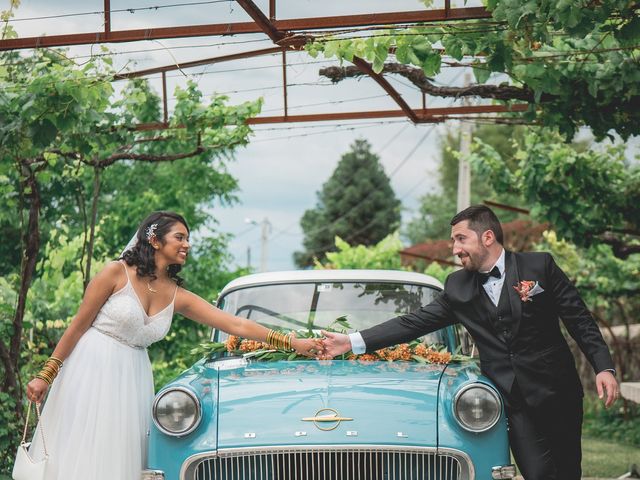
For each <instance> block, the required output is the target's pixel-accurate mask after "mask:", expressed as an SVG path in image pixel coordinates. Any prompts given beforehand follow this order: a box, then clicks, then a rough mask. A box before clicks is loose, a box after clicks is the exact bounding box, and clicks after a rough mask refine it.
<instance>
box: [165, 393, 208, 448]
mask: <svg viewBox="0 0 640 480" xmlns="http://www.w3.org/2000/svg"><path fill="white" fill-rule="evenodd" d="M201 418H202V409H201V407H200V401H199V400H198V397H196V396H195V394H194V393H193V392H192V391H191V390H188V389H186V388H182V387H173V388H168V389H167V390H164V391H162V392H160V393H159V394H158V396H157V397H156V399H155V401H154V402H153V423H155V424H156V427H158V428H159V429H160V430H161V431H162V432H164V433H166V434H167V435H171V436H174V437H181V436H184V435H188V434H189V433H191V432H193V431H194V430H195V429H196V427H197V426H198V424H199V423H200V419H201Z"/></svg>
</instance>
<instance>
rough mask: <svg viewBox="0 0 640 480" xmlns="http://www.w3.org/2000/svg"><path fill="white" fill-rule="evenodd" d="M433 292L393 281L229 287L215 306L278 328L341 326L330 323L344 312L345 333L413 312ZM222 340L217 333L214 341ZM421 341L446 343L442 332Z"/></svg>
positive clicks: (425, 302)
mask: <svg viewBox="0 0 640 480" xmlns="http://www.w3.org/2000/svg"><path fill="white" fill-rule="evenodd" d="M437 293H438V291H437V290H436V289H434V288H431V287H427V286H423V285H408V284H404V283H392V282H328V283H323V282H314V283H312V282H309V283H288V284H274V285H259V286H253V287H247V288H242V289H238V290H234V291H232V292H230V293H228V294H227V295H225V296H224V297H223V298H221V300H220V302H219V307H220V308H222V309H223V310H225V311H226V312H229V313H231V314H233V315H237V316H239V317H244V318H250V319H251V320H254V321H256V322H258V323H260V324H262V325H264V326H265V327H268V328H273V329H279V330H302V331H306V330H311V329H315V330H319V329H323V328H324V329H326V328H334V329H338V330H340V329H341V328H342V327H341V326H340V325H338V324H336V323H335V321H336V319H337V318H339V317H341V316H346V320H347V322H348V324H349V326H350V331H355V330H363V329H365V328H368V327H372V326H374V325H377V324H378V323H381V322H383V321H385V320H388V319H390V318H392V317H395V316H397V315H402V314H405V313H409V312H411V311H413V310H416V309H418V308H419V307H420V306H421V305H425V304H427V303H429V302H431V300H433V299H434V298H435V296H436V295H437ZM225 338H226V334H224V333H223V332H217V340H218V341H222V340H224V339H225ZM422 340H423V342H424V343H426V344H428V345H431V344H446V343H447V342H445V338H444V333H443V331H438V332H434V333H432V334H429V335H427V336H425V337H424V338H423V339H422Z"/></svg>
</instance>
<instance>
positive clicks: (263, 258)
mask: <svg viewBox="0 0 640 480" xmlns="http://www.w3.org/2000/svg"><path fill="white" fill-rule="evenodd" d="M270 233H271V223H269V219H268V218H267V217H264V218H263V219H262V234H261V235H260V239H261V243H262V248H261V252H260V271H261V272H266V271H267V256H268V252H269V245H268V241H269V234H270Z"/></svg>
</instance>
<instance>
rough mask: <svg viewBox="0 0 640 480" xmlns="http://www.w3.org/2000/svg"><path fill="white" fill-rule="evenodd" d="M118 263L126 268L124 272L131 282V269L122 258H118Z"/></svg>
mask: <svg viewBox="0 0 640 480" xmlns="http://www.w3.org/2000/svg"><path fill="white" fill-rule="evenodd" d="M118 263H119V264H120V265H122V268H124V273H125V275H126V276H127V282H129V283H131V279H130V278H129V269H128V268H127V266H126V265H125V263H124V262H123V261H122V260H118Z"/></svg>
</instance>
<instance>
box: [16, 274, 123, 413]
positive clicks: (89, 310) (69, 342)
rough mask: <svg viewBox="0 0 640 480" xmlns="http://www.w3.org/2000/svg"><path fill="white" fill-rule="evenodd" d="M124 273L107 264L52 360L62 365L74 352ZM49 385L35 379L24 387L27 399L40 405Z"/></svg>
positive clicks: (86, 292)
mask: <svg viewBox="0 0 640 480" xmlns="http://www.w3.org/2000/svg"><path fill="white" fill-rule="evenodd" d="M123 274H124V272H123V271H122V266H121V265H118V263H116V262H112V263H109V264H107V266H106V267H104V268H103V269H102V270H101V271H100V273H98V274H97V275H96V276H95V277H94V278H93V279H92V280H91V282H89V285H88V286H87V290H86V291H85V293H84V297H83V298H82V303H80V307H79V308H78V312H77V313H76V315H75V317H73V319H72V320H71V323H70V324H69V326H68V327H67V329H66V330H65V332H64V334H63V335H62V337H61V338H60V341H59V342H58V344H57V345H56V348H55V350H54V351H53V354H52V356H53V357H55V358H57V359H59V360H61V361H64V360H65V359H66V358H67V357H68V356H69V355H70V354H71V352H72V351H73V349H74V348H75V346H76V344H77V343H78V340H80V337H82V335H83V334H84V333H85V332H86V331H87V330H88V329H89V327H90V326H91V324H92V323H93V320H94V319H95V318H96V315H97V314H98V312H99V311H100V309H101V308H102V305H104V303H105V302H106V301H107V299H108V298H109V297H110V296H111V294H112V293H113V292H114V291H115V288H116V285H117V284H118V280H119V279H120V278H121V277H122V275H123ZM48 388H49V385H48V384H47V382H45V381H44V380H42V379H40V378H34V379H33V380H31V381H30V382H29V384H28V385H27V397H28V398H29V399H31V400H34V401H36V402H40V401H42V399H43V398H44V394H45V393H46V392H47V389H48Z"/></svg>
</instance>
